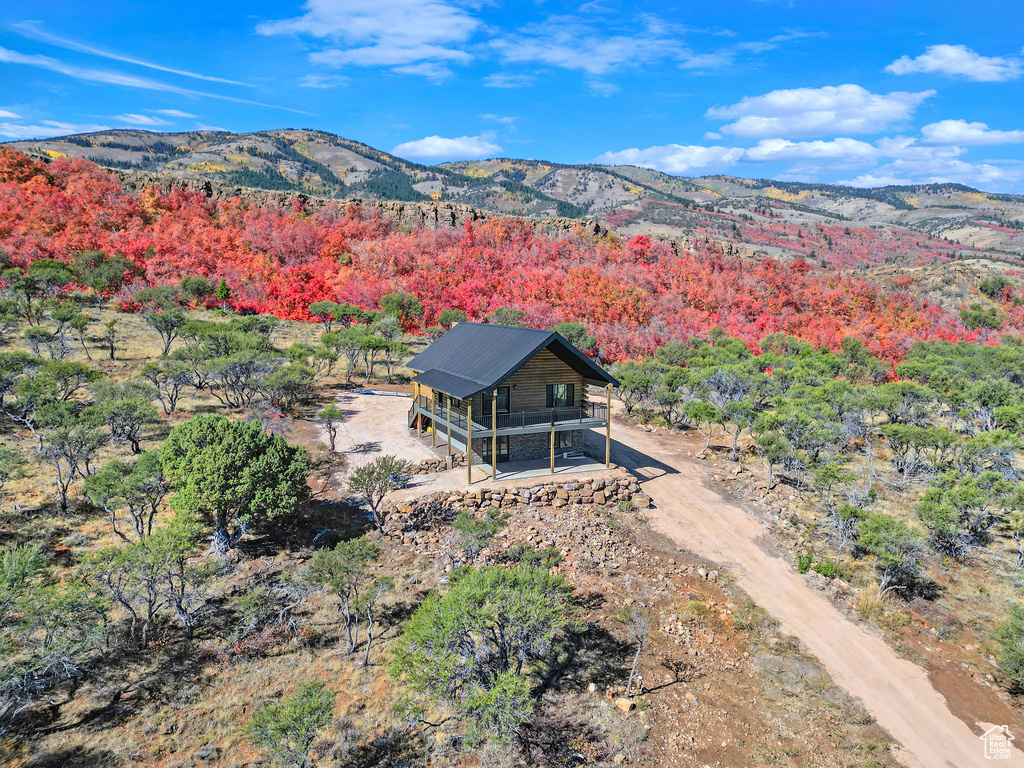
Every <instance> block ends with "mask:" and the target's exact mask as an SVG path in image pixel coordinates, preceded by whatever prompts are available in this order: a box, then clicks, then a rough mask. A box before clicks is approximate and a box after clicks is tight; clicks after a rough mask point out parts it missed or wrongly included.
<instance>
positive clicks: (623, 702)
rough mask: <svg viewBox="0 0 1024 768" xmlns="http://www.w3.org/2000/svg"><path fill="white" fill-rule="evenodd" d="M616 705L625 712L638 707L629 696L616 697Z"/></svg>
mask: <svg viewBox="0 0 1024 768" xmlns="http://www.w3.org/2000/svg"><path fill="white" fill-rule="evenodd" d="M615 706H616V707H618V708H619V709H621V710H622V711H623V712H632V711H633V710H634V709H636V704H634V703H633V700H632V699H627V698H621V699H616V700H615Z"/></svg>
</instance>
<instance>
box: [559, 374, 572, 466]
mask: <svg viewBox="0 0 1024 768" xmlns="http://www.w3.org/2000/svg"><path fill="white" fill-rule="evenodd" d="M570 386H571V385H570ZM571 450H572V432H555V451H571Z"/></svg>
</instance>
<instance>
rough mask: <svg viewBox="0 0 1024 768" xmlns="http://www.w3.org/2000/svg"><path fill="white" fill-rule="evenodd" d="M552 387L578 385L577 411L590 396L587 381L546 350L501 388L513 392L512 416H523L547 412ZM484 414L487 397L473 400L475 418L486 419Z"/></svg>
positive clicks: (510, 406) (477, 397) (527, 363)
mask: <svg viewBox="0 0 1024 768" xmlns="http://www.w3.org/2000/svg"><path fill="white" fill-rule="evenodd" d="M548 384H575V385H576V386H575V387H574V389H575V390H576V391H575V392H574V394H573V397H574V400H573V403H572V405H573V406H574V407H575V406H579V405H580V403H581V402H582V401H583V398H584V395H585V394H586V392H585V388H584V386H583V377H582V376H580V375H579V374H578V373H576V371H574V370H573V369H572V368H570V367H569V366H568V365H566V364H565V363H563V362H562V361H561V360H559V359H558V358H557V357H556V356H555V355H554V354H553V353H551V352H550V351H548V350H546V349H542V350H541V351H540V352H538V353H537V354H536V355H534V356H533V357H532V358H530V360H528V361H527V362H526V364H525V365H524V366H523V367H522V368H520V369H519V370H518V371H516V372H515V373H513V374H512V375H511V376H509V377H508V378H507V379H505V380H504V381H503V382H501V384H499V386H502V387H508V388H509V409H510V411H511V412H512V413H519V412H520V411H543V410H545V409H546V408H547V385H548ZM487 397H490V393H487ZM483 412H484V411H483V395H477V396H476V397H474V398H473V415H474V416H479V417H480V418H482V417H483Z"/></svg>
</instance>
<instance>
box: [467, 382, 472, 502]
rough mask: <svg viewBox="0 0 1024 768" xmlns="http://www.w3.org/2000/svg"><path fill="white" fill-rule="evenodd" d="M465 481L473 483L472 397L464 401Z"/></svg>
mask: <svg viewBox="0 0 1024 768" xmlns="http://www.w3.org/2000/svg"><path fill="white" fill-rule="evenodd" d="M466 482H467V483H469V484H470V485H472V484H473V398H472V397H471V398H469V400H467V401H466Z"/></svg>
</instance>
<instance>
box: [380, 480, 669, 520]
mask: <svg viewBox="0 0 1024 768" xmlns="http://www.w3.org/2000/svg"><path fill="white" fill-rule="evenodd" d="M620 502H632V504H633V506H634V507H636V508H638V509H647V508H648V507H649V506H650V505H651V499H650V497H649V496H647V495H645V494H643V493H642V492H641V490H640V484H639V483H638V482H637V481H636V479H635V478H632V477H629V478H622V477H618V478H617V477H595V478H593V479H590V480H587V481H586V482H548V483H540V484H538V485H535V486H532V487H529V488H500V487H499V488H485V489H480V490H476V491H461V492H456V493H451V494H444V493H433V494H430V495H428V496H423V497H421V498H419V499H416V500H414V501H411V502H409V503H405V504H398V505H391V506H389V511H390V513H391V514H389V515H387V517H388V519H389V520H394V521H395V525H396V526H398V527H401V526H403V525H404V524H405V523H403V522H402V521H403V520H405V519H408V518H417V517H421V516H423V515H426V516H428V517H429V516H432V515H434V514H436V513H437V511H438V510H439V509H453V510H458V509H466V508H469V509H481V510H484V509H487V508H489V507H493V508H496V509H509V508H515V509H525V508H527V507H537V508H543V507H551V508H553V509H563V508H571V509H573V510H578V511H580V512H593V511H594V510H595V509H596V508H598V507H611V506H616V505H618V504H619V503H620ZM390 525H391V523H390V522H389V526H390Z"/></svg>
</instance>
